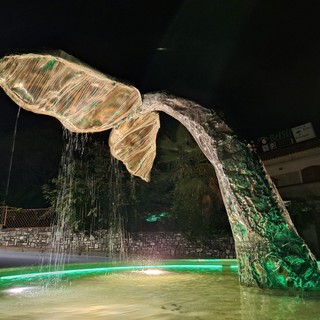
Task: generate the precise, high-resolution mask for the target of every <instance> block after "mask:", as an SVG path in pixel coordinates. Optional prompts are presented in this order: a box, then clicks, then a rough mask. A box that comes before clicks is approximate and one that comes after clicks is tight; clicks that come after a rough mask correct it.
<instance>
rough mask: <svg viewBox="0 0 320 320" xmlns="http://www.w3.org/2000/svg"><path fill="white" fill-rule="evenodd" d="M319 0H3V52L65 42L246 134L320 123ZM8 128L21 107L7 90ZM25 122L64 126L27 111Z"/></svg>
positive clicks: (0, 96)
mask: <svg viewBox="0 0 320 320" xmlns="http://www.w3.org/2000/svg"><path fill="white" fill-rule="evenodd" d="M319 16H320V3H319V2H311V1H290V2H287V1H259V0H243V1H235V0H230V1H216V0H181V1H177V0H153V1H150V0H149V1H139V0H136V1H135V0H127V1H123V0H116V1H115V0H113V1H108V0H103V1H99V0H98V1H85V2H80V1H66V0H65V1H50V2H49V1H1V5H0V56H4V55H6V54H11V53H20V52H42V51H50V50H55V49H61V50H63V51H66V52H67V53H69V54H71V55H74V56H75V57H77V58H78V59H80V60H82V61H84V62H86V63H88V64H89V65H91V66H93V67H94V68H96V69H98V70H100V71H102V72H104V73H106V74H110V75H112V76H114V77H116V78H118V79H120V80H125V81H127V82H129V83H131V84H132V85H134V86H136V87H137V88H138V89H139V90H140V91H141V92H142V93H146V92H149V91H157V90H166V91H168V92H169V93H172V94H174V95H177V96H181V97H184V98H188V99H191V100H195V101H197V102H199V103H200V104H202V105H204V106H206V107H209V108H215V109H217V110H219V111H221V112H223V114H224V116H225V118H226V119H227V121H228V122H229V124H230V125H231V126H233V128H234V129H235V130H236V132H238V133H239V134H240V135H241V136H243V137H244V138H246V139H247V140H251V139H256V138H258V137H259V136H263V135H267V134H269V133H273V132H277V131H279V130H282V129H285V128H290V127H293V126H296V125H300V124H303V123H305V122H310V121H311V122H312V123H313V125H314V127H315V129H316V132H317V133H318V134H319V128H320V116H319V115H320V111H319V110H320V108H319V106H318V105H319V100H320V99H319V98H320V90H319V86H320V83H319V74H320V73H319V71H320V70H319V69H320V59H319V56H320V55H319V53H320V39H319V30H320V19H319ZM0 106H1V121H0V132H8V131H9V132H10V131H13V127H14V119H15V115H16V113H17V106H15V104H14V103H12V102H11V101H10V99H9V98H8V97H7V96H6V95H5V94H4V92H3V91H1V92H0ZM19 126H20V129H21V128H29V127H32V128H33V127H34V126H44V127H47V126H53V127H54V126H59V125H58V124H57V123H56V120H54V119H49V118H47V117H44V116H39V115H33V114H30V113H28V112H25V111H22V114H21V119H20V122H19Z"/></svg>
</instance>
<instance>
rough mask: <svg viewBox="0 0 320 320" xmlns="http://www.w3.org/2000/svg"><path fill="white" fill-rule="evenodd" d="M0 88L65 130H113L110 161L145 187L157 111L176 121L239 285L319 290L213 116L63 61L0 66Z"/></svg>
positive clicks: (308, 259) (308, 258)
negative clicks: (205, 171) (206, 175)
mask: <svg viewBox="0 0 320 320" xmlns="http://www.w3.org/2000/svg"><path fill="white" fill-rule="evenodd" d="M0 86H1V87H2V88H3V89H4V90H5V92H6V93H7V94H8V95H9V96H10V97H11V98H12V99H13V100H14V101H15V102H16V103H17V104H18V105H19V106H21V107H22V108H24V109H26V110H29V111H32V112H35V113H42V114H46V115H50V116H53V117H56V118H57V119H59V121H60V122H61V123H62V124H63V125H64V126H65V127H66V128H67V129H69V130H71V131H75V132H98V131H103V130H107V129H112V132H111V135H110V140H109V145H110V148H111V153H112V154H113V156H115V157H116V158H118V159H119V160H121V161H123V162H124V164H125V165H126V167H127V168H128V170H129V171H130V172H131V173H132V174H134V175H137V176H140V177H142V178H143V179H145V180H148V179H149V174H150V170H151V167H152V164H153V160H154V158H155V154H156V143H155V141H156V135H157V131H158V129H159V126H160V123H159V116H158V112H159V111H161V112H165V113H167V114H169V115H171V116H172V117H174V118H175V119H176V120H178V121H179V122H181V123H182V124H183V125H184V126H185V127H186V128H187V129H188V130H189V132H190V133H191V134H192V136H193V137H194V139H195V141H196V142H197V143H198V145H199V147H200V149H201V150H202V151H203V153H204V154H205V156H206V157H207V158H208V160H209V161H210V162H211V164H212V165H213V166H214V168H215V171H216V175H217V178H218V181H219V186H220V190H221V193H222V197H223V200H224V204H225V207H226V210H227V213H228V218H229V222H230V225H231V229H232V232H233V236H234V239H235V246H236V252H237V258H238V264H239V274H240V283H241V284H243V285H246V286H259V287H262V288H288V287H294V288H302V289H320V272H319V269H318V266H317V262H316V260H315V258H314V256H313V255H312V253H311V252H310V250H309V248H308V247H307V245H306V244H305V243H304V241H303V240H302V239H301V238H300V236H299V235H298V233H297V231H296V229H295V227H294V225H293V223H292V221H291V219H290V216H289V213H288V212H287V210H286V208H285V205H284V203H283V201H282V199H281V197H280V195H279V193H278V191H277V189H276V187H275V186H274V184H273V182H272V181H271V179H270V177H269V175H268V174H267V172H266V170H265V168H264V166H263V164H262V162H261V161H260V160H259V158H258V156H257V154H256V153H255V152H254V151H253V150H252V149H251V147H250V145H247V144H246V143H244V142H242V141H241V140H239V139H238V138H237V136H236V135H235V134H234V133H233V131H232V129H231V128H229V127H228V126H227V125H226V124H225V122H224V121H223V120H222V119H221V118H220V117H219V116H218V115H217V114H216V113H215V112H214V111H212V110H209V109H206V108H203V107H202V106H200V105H198V104H197V103H194V102H192V101H189V100H185V99H182V98H177V97H173V96H168V95H166V94H163V93H154V94H146V95H145V96H144V97H143V99H142V97H141V95H140V93H139V91H138V90H137V89H136V88H134V87H131V86H128V85H124V84H122V83H120V82H118V81H115V80H114V79H112V78H110V77H107V76H105V75H103V74H101V73H99V72H97V71H95V70H93V69H91V68H90V67H87V66H85V65H82V64H81V63H79V62H77V61H74V59H71V58H70V57H68V56H66V55H57V56H53V55H36V54H26V55H18V56H7V57H4V58H2V59H1V60H0Z"/></svg>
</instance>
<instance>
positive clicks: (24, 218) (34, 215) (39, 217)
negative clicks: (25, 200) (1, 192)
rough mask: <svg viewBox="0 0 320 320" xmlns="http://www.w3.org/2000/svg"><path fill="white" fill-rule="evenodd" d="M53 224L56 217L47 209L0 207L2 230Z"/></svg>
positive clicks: (0, 225)
mask: <svg viewBox="0 0 320 320" xmlns="http://www.w3.org/2000/svg"><path fill="white" fill-rule="evenodd" d="M55 223H56V215H55V214H54V213H53V212H52V211H51V210H50V209H49V208H41V209H21V208H12V207H8V206H0V227H2V228H33V227H50V226H52V225H53V224H55Z"/></svg>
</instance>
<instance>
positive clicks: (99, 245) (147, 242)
mask: <svg viewBox="0 0 320 320" xmlns="http://www.w3.org/2000/svg"><path fill="white" fill-rule="evenodd" d="M52 234H53V233H52V229H51V228H26V229H20V228H19V229H3V230H1V231H0V247H2V248H4V247H5V248H7V249H21V250H28V249H34V250H41V251H47V250H48V251H49V250H52V239H53V238H52ZM56 239H57V242H58V243H59V244H58V245H59V246H60V247H61V248H63V249H64V250H65V252H67V253H74V254H93V255H94V254H97V255H105V256H112V257H118V256H120V255H122V254H125V255H127V256H128V257H130V258H162V259H163V258H220V259H221V258H223V259H228V258H229V259H234V258H235V257H236V254H235V248H234V241H233V237H232V236H226V237H216V238H215V239H213V240H211V241H210V242H209V244H208V245H203V244H202V243H201V242H197V241H195V242H190V241H188V240H187V239H185V237H184V236H183V235H182V234H181V233H176V232H139V233H135V234H132V235H131V236H130V237H129V239H127V240H126V241H125V244H126V245H123V239H122V238H121V237H120V236H119V235H114V236H113V237H112V239H110V234H108V232H107V231H105V230H102V231H99V232H96V233H94V234H92V235H86V234H85V233H82V232H80V233H71V232H70V233H67V234H65V235H61V236H60V237H58V238H57V237H56ZM111 243H112V246H111V245H110V244H111Z"/></svg>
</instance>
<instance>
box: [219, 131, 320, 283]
mask: <svg viewBox="0 0 320 320" xmlns="http://www.w3.org/2000/svg"><path fill="white" fill-rule="evenodd" d="M215 139H216V141H217V143H216V147H217V154H218V157H219V158H220V160H221V163H222V164H223V169H224V171H225V173H226V175H227V176H228V179H229V183H230V187H231V191H232V192H233V194H234V195H235V197H236V199H237V201H238V203H239V205H240V208H241V209H242V210H241V211H242V212H241V218H242V220H243V223H242V224H241V226H240V225H239V223H238V222H237V223H232V229H233V233H234V234H235V238H238V239H237V241H236V250H237V256H238V260H239V267H240V281H241V283H243V284H249V285H250V284H251V283H252V284H255V283H257V284H258V286H260V287H268V288H280V287H295V288H303V289H310V288H320V282H319V280H320V278H319V270H318V266H317V263H316V261H315V260H314V258H313V257H312V256H311V253H310V251H309V249H308V248H307V246H306V245H305V243H304V242H303V240H302V239H301V238H300V237H299V235H298V234H297V232H296V230H295V228H294V227H293V225H291V224H289V223H288V221H287V219H285V218H284V215H285V214H286V212H284V210H283V206H282V205H279V200H280V199H279V197H278V196H277V194H275V192H274V187H273V186H272V185H271V184H270V180H268V179H267V176H266V172H265V170H264V168H263V166H262V165H261V162H260V161H259V159H258V157H257V155H256V154H255V152H253V151H252V150H250V148H249V147H248V146H247V145H245V144H244V143H242V142H241V141H240V140H239V139H238V138H237V137H236V136H235V135H234V134H225V133H220V134H216V136H215ZM244 229H245V231H244Z"/></svg>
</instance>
